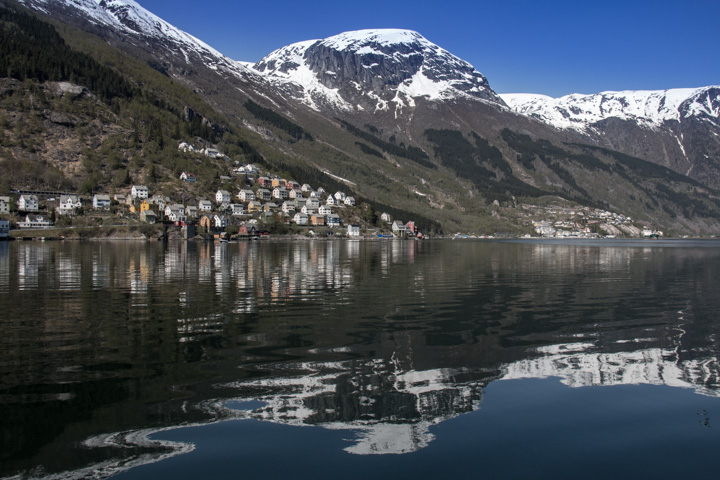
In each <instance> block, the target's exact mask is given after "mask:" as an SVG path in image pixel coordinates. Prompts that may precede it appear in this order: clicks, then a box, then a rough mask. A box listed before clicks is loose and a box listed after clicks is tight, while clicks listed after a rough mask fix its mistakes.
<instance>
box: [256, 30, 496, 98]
mask: <svg viewBox="0 0 720 480" xmlns="http://www.w3.org/2000/svg"><path fill="white" fill-rule="evenodd" d="M254 69H255V70H256V71H258V72H260V73H261V74H262V75H263V76H264V77H266V78H267V79H269V80H270V81H271V82H273V83H274V84H276V85H278V86H279V87H280V88H283V87H284V88H285V89H286V91H288V92H291V91H292V92H294V96H295V97H296V98H297V99H299V100H302V101H304V102H305V103H306V104H307V105H309V106H311V107H312V108H315V109H318V110H319V109H321V108H323V107H328V106H332V107H334V108H337V109H341V110H345V111H363V110H371V111H372V110H387V109H392V108H402V107H408V106H414V104H415V99H417V98H421V97H422V98H426V99H429V100H441V99H442V100H449V99H453V98H458V97H464V98H473V99H480V100H484V101H488V102H492V103H496V104H498V105H503V101H502V100H501V99H500V98H499V97H498V96H497V95H496V94H495V92H493V91H492V89H491V88H490V86H489V84H488V82H487V79H486V78H485V77H484V76H483V75H482V74H481V73H480V72H478V71H477V70H475V68H474V67H473V66H472V65H470V64H469V63H467V62H465V61H463V60H461V59H459V58H457V57H455V56H454V55H452V54H450V53H449V52H447V51H445V50H443V49H442V48H440V47H438V46H437V45H434V44H433V43H431V42H429V41H428V40H426V39H425V38H424V37H423V36H422V35H420V34H419V33H416V32H412V31H408V30H392V29H387V30H361V31H356V32H347V33H342V34H340V35H336V36H334V37H330V38H326V39H324V40H311V41H306V42H301V43H297V44H294V45H290V46H288V47H284V48H281V49H279V50H277V51H275V52H273V53H271V54H270V55H268V56H267V57H265V58H264V59H262V60H261V61H260V62H258V63H257V64H256V65H255V66H254Z"/></svg>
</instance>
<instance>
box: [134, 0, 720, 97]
mask: <svg viewBox="0 0 720 480" xmlns="http://www.w3.org/2000/svg"><path fill="white" fill-rule="evenodd" d="M137 1H138V3H140V4H141V5H142V6H143V7H145V8H146V9H148V10H150V11H151V12H153V13H154V14H156V15H158V16H159V17H161V18H163V19H164V20H166V21H168V22H170V23H171V24H173V25H175V26H176V27H178V28H180V29H182V30H185V31H186V32H188V33H190V34H192V35H194V36H195V37H197V38H199V39H201V40H203V41H204V42H206V43H208V44H209V45H211V46H212V47H214V48H215V49H217V50H219V51H220V52H222V53H224V54H225V55H227V56H229V57H231V58H233V59H235V60H244V61H251V62H256V61H258V60H260V59H261V58H262V57H263V56H264V55H266V54H268V53H270V52H271V51H273V50H275V49H277V48H280V47H282V46H285V45H289V44H291V43H295V42H299V41H302V40H310V39H315V38H325V37H329V36H332V35H335V34H337V33H341V32H345V31H349V30H360V29H365V28H405V29H410V30H415V31H417V32H419V33H421V34H422V35H423V36H424V37H425V38H427V39H428V40H430V41H431V42H433V43H435V44H437V45H439V46H441V47H443V48H445V49H446V50H448V51H450V52H451V53H453V54H455V55H456V56H458V57H460V58H462V59H463V60H466V61H468V62H470V63H471V64H472V65H473V66H474V67H475V68H476V69H477V70H478V71H480V72H481V73H482V74H483V75H485V76H486V77H487V78H488V81H489V82H490V86H491V87H492V88H493V89H494V90H495V91H496V92H498V93H542V94H545V95H550V96H553V97H558V96H562V95H567V94H570V93H596V92H600V91H605V90H663V89H667V88H682V87H700V86H706V85H718V84H720V61H719V60H720V59H719V56H720V27H718V19H720V0H683V1H680V0H677V1H667V0H654V1H649V0H622V1H618V0H606V1H594V0H573V1H564V0H562V1H560V0H558V1H543V0H534V1H531V0H497V1H483V0H475V1H465V0H446V1H440V0H434V1H426V0H415V1H408V0H397V1H387V0H385V1H377V0H359V1H354V2H346V1H342V0H332V1H330V0H317V1H311V2H301V1H289V0H266V1H258V0H255V1H244V0H205V1H203V2H200V1H198V0H137Z"/></svg>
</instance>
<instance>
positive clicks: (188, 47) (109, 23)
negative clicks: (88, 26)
mask: <svg viewBox="0 0 720 480" xmlns="http://www.w3.org/2000/svg"><path fill="white" fill-rule="evenodd" d="M18 1H19V2H20V3H23V4H24V5H26V6H27V7H30V8H33V9H35V10H40V11H42V12H44V13H46V14H48V15H51V16H52V15H55V14H58V13H62V14H63V15H68V16H70V17H79V18H82V19H84V20H86V21H89V22H91V23H94V24H95V25H98V26H101V27H106V28H108V29H110V30H112V31H114V32H116V33H118V34H120V35H123V37H124V38H125V39H126V40H127V41H130V42H131V43H132V44H137V45H139V46H143V47H146V48H149V49H150V50H151V53H153V54H157V55H163V54H169V55H178V54H179V55H180V57H181V58H183V59H184V61H185V62H186V63H187V64H191V63H193V62H194V61H199V62H202V63H203V64H205V65H207V66H208V67H210V68H212V69H214V70H218V69H221V68H222V69H225V70H229V71H231V72H233V73H235V74H243V73H247V72H250V70H249V68H248V67H246V66H244V65H242V64H241V63H240V62H236V61H234V60H231V59H230V58H228V57H225V56H224V55H223V54H221V53H220V52H218V51H217V50H215V49H213V48H212V47H210V46H209V45H207V44H206V43H204V42H202V41H201V40H198V39H197V38H195V37H193V36H192V35H190V34H188V33H186V32H184V31H182V30H180V29H178V28H176V27H174V26H173V25H171V24H169V23H168V22H166V21H165V20H163V19H161V18H160V17H158V16H156V15H155V14H153V13H151V12H149V11H147V10H146V9H144V8H143V7H142V6H140V5H139V4H138V3H137V2H134V1H133V0H18Z"/></svg>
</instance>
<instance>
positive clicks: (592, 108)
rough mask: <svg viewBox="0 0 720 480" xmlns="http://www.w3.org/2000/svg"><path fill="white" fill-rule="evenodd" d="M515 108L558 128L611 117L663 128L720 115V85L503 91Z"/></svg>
mask: <svg viewBox="0 0 720 480" xmlns="http://www.w3.org/2000/svg"><path fill="white" fill-rule="evenodd" d="M500 96H501V97H502V99H503V100H505V102H506V103H507V104H508V105H509V106H510V107H511V108H512V109H513V110H515V111H516V112H518V113H522V114H524V115H528V116H531V117H534V118H537V119H539V120H542V121H543V122H545V123H548V124H550V125H552V126H554V127H556V128H561V129H574V130H577V131H580V132H583V133H586V132H592V131H593V129H594V128H595V124H596V123H598V122H600V121H602V120H606V119H608V118H618V119H621V120H629V121H633V122H636V123H638V124H639V125H641V126H644V127H647V128H661V127H663V126H666V125H667V124H668V123H669V122H681V121H683V120H685V119H687V118H689V117H701V118H703V117H704V118H706V119H707V120H708V121H710V122H712V123H717V120H718V118H720V87H703V88H678V89H671V90H660V91H625V92H602V93H596V94H593V95H579V94H572V95H567V96H564V97H560V98H552V97H548V96H545V95H535V94H502V95H500Z"/></svg>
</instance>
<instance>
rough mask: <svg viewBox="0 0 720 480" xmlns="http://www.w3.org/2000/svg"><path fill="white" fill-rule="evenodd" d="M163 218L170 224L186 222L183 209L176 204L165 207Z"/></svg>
mask: <svg viewBox="0 0 720 480" xmlns="http://www.w3.org/2000/svg"><path fill="white" fill-rule="evenodd" d="M165 216H166V217H167V219H168V220H170V221H171V222H184V221H185V220H187V217H186V216H185V207H184V206H182V205H180V204H177V203H176V204H174V205H169V206H167V207H165Z"/></svg>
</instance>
